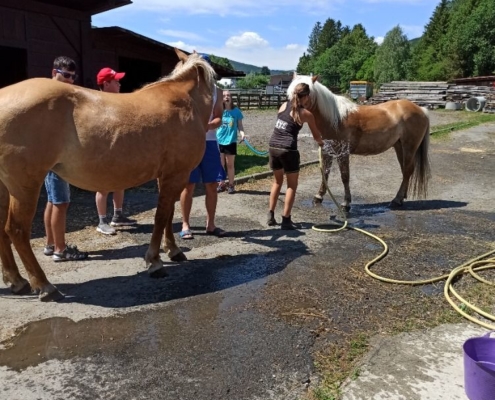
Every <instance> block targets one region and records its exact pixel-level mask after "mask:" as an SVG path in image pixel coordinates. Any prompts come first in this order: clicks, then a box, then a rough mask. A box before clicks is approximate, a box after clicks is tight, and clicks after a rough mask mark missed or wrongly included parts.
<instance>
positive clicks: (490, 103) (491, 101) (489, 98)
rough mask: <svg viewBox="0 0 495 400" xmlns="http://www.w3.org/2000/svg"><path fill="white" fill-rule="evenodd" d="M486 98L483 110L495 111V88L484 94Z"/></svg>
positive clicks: (487, 111)
mask: <svg viewBox="0 0 495 400" xmlns="http://www.w3.org/2000/svg"><path fill="white" fill-rule="evenodd" d="M484 97H485V99H486V103H485V108H483V112H486V113H495V88H492V90H491V92H490V93H488V94H487V95H485V96H484Z"/></svg>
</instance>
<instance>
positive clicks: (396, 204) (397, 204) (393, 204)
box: [389, 200, 403, 208]
mask: <svg viewBox="0 0 495 400" xmlns="http://www.w3.org/2000/svg"><path fill="white" fill-rule="evenodd" d="M402 205H403V202H399V201H397V200H392V201H391V202H390V205H389V207H390V208H400V207H402Z"/></svg>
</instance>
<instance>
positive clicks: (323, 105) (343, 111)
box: [287, 75, 358, 128]
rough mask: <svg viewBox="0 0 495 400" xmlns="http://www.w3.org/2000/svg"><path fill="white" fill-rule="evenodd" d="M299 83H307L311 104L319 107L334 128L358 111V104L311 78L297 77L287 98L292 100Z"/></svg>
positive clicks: (289, 89) (305, 76) (288, 90)
mask: <svg viewBox="0 0 495 400" xmlns="http://www.w3.org/2000/svg"><path fill="white" fill-rule="evenodd" d="M299 83H306V84H307V85H308V86H309V89H310V98H311V104H312V105H313V107H315V106H316V107H318V110H319V111H320V114H321V115H322V116H324V117H325V118H326V119H327V120H328V121H329V122H330V123H331V124H332V126H333V127H334V128H337V126H338V125H339V123H340V122H341V121H342V120H343V119H344V118H346V117H347V115H349V114H350V113H352V112H354V111H357V109H358V106H357V104H355V103H353V102H352V101H351V100H349V99H347V98H345V97H343V96H337V95H335V94H333V93H332V92H331V91H330V90H329V89H327V88H326V87H325V86H323V85H322V84H321V83H320V82H318V81H316V82H313V79H312V77H311V76H307V75H297V76H296V77H295V78H294V79H293V80H292V82H291V84H290V85H289V88H288V89H287V96H288V97H289V100H292V97H293V96H294V89H295V87H296V86H297V85H298V84H299Z"/></svg>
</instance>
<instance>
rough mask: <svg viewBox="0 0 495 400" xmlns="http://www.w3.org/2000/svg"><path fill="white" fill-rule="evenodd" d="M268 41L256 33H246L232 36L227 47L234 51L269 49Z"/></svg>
mask: <svg viewBox="0 0 495 400" xmlns="http://www.w3.org/2000/svg"><path fill="white" fill-rule="evenodd" d="M267 46H268V41H266V40H265V39H263V38H262V37H261V36H260V35H258V34H257V33H256V32H244V33H242V34H241V35H240V36H231V37H229V38H228V39H227V41H226V42H225V47H227V48H234V49H253V50H254V49H255V48H258V47H267Z"/></svg>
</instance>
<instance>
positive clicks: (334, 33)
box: [314, 18, 343, 57]
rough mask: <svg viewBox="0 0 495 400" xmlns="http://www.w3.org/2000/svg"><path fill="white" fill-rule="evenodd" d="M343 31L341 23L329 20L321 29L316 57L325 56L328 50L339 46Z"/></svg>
mask: <svg viewBox="0 0 495 400" xmlns="http://www.w3.org/2000/svg"><path fill="white" fill-rule="evenodd" d="M342 29H343V28H342V23H341V22H340V21H334V20H333V19H331V18H328V19H327V20H326V21H325V23H324V24H323V27H322V28H321V31H320V35H319V37H318V43H317V44H316V54H314V56H316V57H318V56H319V55H320V54H323V53H324V52H325V50H326V49H329V48H330V47H333V46H334V45H335V44H337V42H338V41H339V40H340V38H341V35H342Z"/></svg>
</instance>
